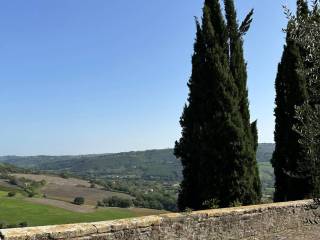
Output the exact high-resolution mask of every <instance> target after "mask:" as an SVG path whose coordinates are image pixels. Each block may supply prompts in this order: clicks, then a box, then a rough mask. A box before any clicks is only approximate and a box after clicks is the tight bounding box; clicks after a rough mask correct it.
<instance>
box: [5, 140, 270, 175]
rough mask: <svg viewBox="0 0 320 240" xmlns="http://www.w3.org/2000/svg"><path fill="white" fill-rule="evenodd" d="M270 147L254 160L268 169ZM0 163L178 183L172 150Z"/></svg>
mask: <svg viewBox="0 0 320 240" xmlns="http://www.w3.org/2000/svg"><path fill="white" fill-rule="evenodd" d="M273 149H274V145H273V144H268V143H264V144H260V145H259V149H258V153H257V160H258V162H259V163H264V166H268V164H269V163H270V159H271V156H272V152H273ZM0 162H3V163H9V164H11V165H15V166H18V167H22V168H28V169H33V170H44V171H52V172H69V173H72V174H75V175H79V176H84V177H98V178H101V179H104V178H107V179H110V178H126V179H130V178H131V179H144V180H163V181H179V180H180V179H181V177H182V175H181V170H182V167H181V164H180V161H178V160H177V159H176V158H175V156H174V155H173V150H172V149H163V150H148V151H139V152H124V153H115V154H96V155H78V156H26V157H21V156H4V157H0Z"/></svg>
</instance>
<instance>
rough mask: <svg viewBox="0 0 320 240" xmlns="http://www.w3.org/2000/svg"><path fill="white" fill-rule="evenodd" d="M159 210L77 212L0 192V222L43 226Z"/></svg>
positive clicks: (112, 209) (142, 213)
mask: <svg viewBox="0 0 320 240" xmlns="http://www.w3.org/2000/svg"><path fill="white" fill-rule="evenodd" d="M159 213H160V212H159V211H151V210H145V209H141V210H139V209H119V208H101V209H97V210H96V211H94V212H93V213H77V212H72V211H68V210H64V209H61V208H58V207H53V206H47V205H42V204H35V203H31V202H28V201H26V200H24V197H23V196H21V195H17V197H14V198H9V197H7V192H3V191H2V192H0V222H5V223H7V224H16V223H20V222H27V223H28V226H43V225H55V224H66V223H79V222H95V221H105V220H113V219H121V218H131V217H137V216H142V215H151V214H159Z"/></svg>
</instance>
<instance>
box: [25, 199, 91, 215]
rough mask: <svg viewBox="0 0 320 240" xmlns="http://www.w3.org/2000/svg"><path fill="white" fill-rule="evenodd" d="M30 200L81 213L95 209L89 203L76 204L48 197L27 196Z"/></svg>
mask: <svg viewBox="0 0 320 240" xmlns="http://www.w3.org/2000/svg"><path fill="white" fill-rule="evenodd" d="M26 200H27V201H28V202H32V203H37V204H43V205H49V206H53V207H58V208H62V209H65V210H68V211H72V212H79V213H92V212H94V211H95V209H94V207H93V206H88V205H81V206H79V205H75V204H72V203H68V202H64V201H59V200H54V199H47V198H26Z"/></svg>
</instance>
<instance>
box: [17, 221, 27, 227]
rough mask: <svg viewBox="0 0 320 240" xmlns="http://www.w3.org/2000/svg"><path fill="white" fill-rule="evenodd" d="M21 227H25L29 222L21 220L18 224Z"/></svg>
mask: <svg viewBox="0 0 320 240" xmlns="http://www.w3.org/2000/svg"><path fill="white" fill-rule="evenodd" d="M18 225H19V227H21V228H23V227H28V223H27V222H21V223H19V224H18Z"/></svg>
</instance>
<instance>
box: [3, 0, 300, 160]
mask: <svg viewBox="0 0 320 240" xmlns="http://www.w3.org/2000/svg"><path fill="white" fill-rule="evenodd" d="M294 3H295V0H237V1H236V5H237V8H238V15H239V16H238V17H239V18H240V19H242V18H243V17H244V15H245V14H246V13H247V12H248V11H249V10H250V9H251V8H254V9H255V16H254V22H253V24H252V28H251V30H250V32H249V33H248V35H247V36H246V38H245V53H246V60H247V62H248V71H249V80H248V81H249V82H248V83H249V94H250V110H251V117H252V119H253V120H254V119H258V127H259V137H260V139H259V142H272V141H273V130H274V118H273V108H274V79H275V75H276V69H277V64H278V62H279V60H280V56H281V53H282V48H283V44H284V34H283V32H282V28H283V27H285V25H286V19H285V16H284V14H283V10H282V4H287V5H289V6H290V7H291V8H293V7H294ZM202 5H203V0H174V1H173V0H157V1H150V0H134V1H130V0H28V1H26V0H3V1H0V36H1V37H0V66H1V67H0V155H7V154H17V155H34V154H59V155H60V154H85V153H106V152H119V151H128V150H144V149H151V148H152V149H154V148H167V147H173V145H174V141H175V140H177V139H178V138H179V137H180V126H179V117H180V115H181V112H182V108H183V105H184V103H185V101H186V98H187V93H188V89H187V86H186V83H187V81H188V79H189V76H190V72H191V63H190V61H191V55H192V48H193V41H194V36H195V24H194V16H201V8H202Z"/></svg>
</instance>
